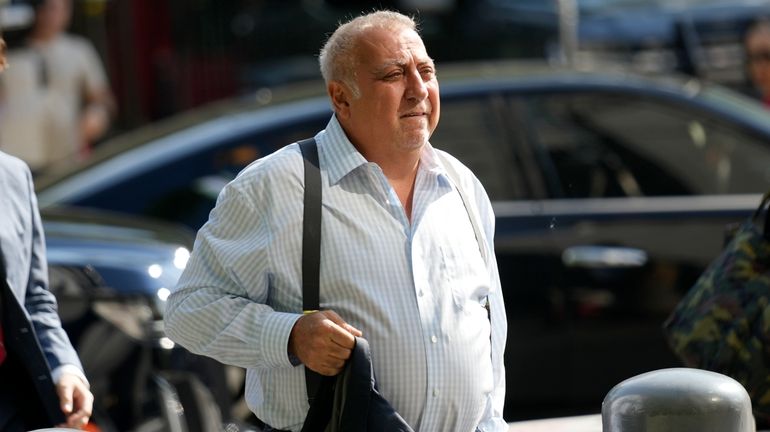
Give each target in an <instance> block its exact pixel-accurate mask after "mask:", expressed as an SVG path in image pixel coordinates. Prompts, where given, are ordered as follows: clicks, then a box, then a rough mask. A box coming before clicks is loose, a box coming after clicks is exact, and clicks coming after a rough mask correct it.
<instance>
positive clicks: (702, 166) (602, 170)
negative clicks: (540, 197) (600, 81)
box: [520, 93, 770, 198]
mask: <svg viewBox="0 0 770 432" xmlns="http://www.w3.org/2000/svg"><path fill="white" fill-rule="evenodd" d="M520 103H523V104H525V105H526V115H527V117H528V119H527V121H526V122H524V124H525V125H528V126H529V127H530V128H531V134H530V136H531V137H532V138H533V139H532V140H531V141H530V144H531V145H532V146H533V149H532V153H533V154H535V155H536V156H538V158H537V163H538V165H539V166H540V167H541V171H542V172H543V182H544V183H545V184H546V185H547V186H548V190H549V194H550V196H552V197H558V198H591V197H627V196H672V195H704V194H732V193H758V192H763V191H765V190H767V189H768V188H770V148H769V147H768V146H767V144H766V143H763V142H762V141H760V140H759V139H758V138H756V137H755V136H753V135H752V134H751V133H749V132H748V131H744V130H742V129H740V128H738V127H737V126H735V125H730V124H727V123H725V122H724V121H722V120H719V119H717V118H713V117H710V116H709V115H707V113H705V112H701V111H698V110H696V109H694V108H693V107H690V106H684V105H680V104H676V103H672V102H668V101H662V100H657V99H654V98H648V97H645V98H640V97H629V95H617V94H601V93H577V94H566V95H565V94H560V95H538V96H533V97H530V98H527V99H522V100H521V101H520Z"/></svg>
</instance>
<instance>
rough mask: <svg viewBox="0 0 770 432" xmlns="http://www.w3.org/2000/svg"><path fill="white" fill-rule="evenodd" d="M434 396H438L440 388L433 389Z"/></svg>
mask: <svg viewBox="0 0 770 432" xmlns="http://www.w3.org/2000/svg"><path fill="white" fill-rule="evenodd" d="M433 397H438V389H433Z"/></svg>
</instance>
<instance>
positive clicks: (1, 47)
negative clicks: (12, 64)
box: [0, 33, 8, 72]
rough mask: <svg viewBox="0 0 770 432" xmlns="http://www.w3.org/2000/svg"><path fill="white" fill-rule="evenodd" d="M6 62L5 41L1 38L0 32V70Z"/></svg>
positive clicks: (0, 70)
mask: <svg viewBox="0 0 770 432" xmlns="http://www.w3.org/2000/svg"><path fill="white" fill-rule="evenodd" d="M7 65H8V64H7V63H6V62H5V41H4V40H3V36H2V33H0V72H2V71H3V69H5V67H6V66H7Z"/></svg>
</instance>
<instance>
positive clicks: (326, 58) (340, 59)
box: [319, 11, 417, 97]
mask: <svg viewBox="0 0 770 432" xmlns="http://www.w3.org/2000/svg"><path fill="white" fill-rule="evenodd" d="M404 28H406V29H410V30H414V31H415V32H416V31H417V24H416V23H415V21H414V20H413V19H412V18H410V17H408V16H406V15H403V14H401V13H398V12H391V11H377V12H372V13H370V14H367V15H362V16H360V17H357V18H354V19H352V20H350V21H348V22H347V23H344V24H342V25H340V26H339V27H337V30H335V31H334V33H332V35H331V36H330V37H329V39H328V40H327V41H326V44H324V46H323V48H321V53H320V55H319V63H320V66H321V75H322V76H323V78H324V81H325V82H326V84H327V86H328V84H329V82H331V81H340V82H342V83H344V84H345V85H347V86H348V87H349V88H350V90H351V92H352V93H353V95H354V96H356V97H357V96H358V94H359V90H358V87H357V85H356V83H355V70H356V66H357V65H358V57H357V48H358V44H359V39H360V38H361V36H363V35H365V34H366V33H367V32H368V31H369V30H371V29H385V30H394V31H395V30H401V29H404Z"/></svg>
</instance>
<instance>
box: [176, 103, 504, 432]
mask: <svg viewBox="0 0 770 432" xmlns="http://www.w3.org/2000/svg"><path fill="white" fill-rule="evenodd" d="M316 141H317V143H318V149H319V160H320V166H321V176H322V183H323V210H322V221H323V222H322V223H323V226H322V234H321V238H322V240H321V242H322V245H321V274H320V282H321V292H320V298H321V308H322V309H331V310H334V311H335V312H337V313H338V314H339V315H340V316H341V317H342V318H343V319H345V320H346V321H347V322H348V323H350V324H351V325H353V326H354V327H356V328H358V329H360V330H361V331H362V332H363V335H364V337H365V338H366V339H367V340H368V341H369V343H370V345H371V351H372V362H373V364H374V369H375V372H376V375H377V381H378V385H379V389H380V391H381V392H382V394H383V395H384V396H385V398H386V399H388V400H389V401H390V403H391V404H392V405H393V406H394V407H395V408H396V410H397V411H398V412H399V413H400V414H401V415H402V416H403V417H404V419H405V420H406V421H407V422H408V423H409V424H410V425H411V426H412V427H413V428H414V429H415V430H417V431H436V432H447V431H457V432H472V431H474V430H476V429H478V430H482V431H505V430H507V426H506V425H505V423H504V422H503V419H502V409H503V400H504V397H505V374H504V368H503V349H504V345H505V338H506V329H507V324H506V320H505V309H504V307H503V299H502V295H501V292H500V281H499V278H498V274H497V265H496V263H495V259H494V251H493V250H492V249H491V247H489V246H487V251H488V254H489V256H490V259H489V261H490V262H489V265H487V264H485V262H484V259H483V258H482V255H481V253H480V252H479V246H478V243H477V241H476V237H475V235H474V231H473V227H472V225H471V222H470V219H469V217H468V213H467V212H466V209H465V207H464V205H463V202H462V200H461V198H460V195H459V194H458V193H457V190H456V189H455V188H454V187H453V185H452V183H451V180H450V178H449V177H448V176H447V174H446V171H445V170H444V168H443V167H442V165H441V162H440V161H439V160H438V159H437V154H436V152H437V150H434V149H433V148H432V147H431V146H430V145H427V146H426V148H425V150H424V152H423V155H422V158H421V160H420V168H419V171H418V173H417V180H416V183H415V188H414V202H413V213H412V223H411V224H410V222H409V220H408V219H407V217H406V214H405V212H404V209H403V207H402V206H401V204H400V201H399V200H398V197H397V196H396V194H395V191H394V190H393V189H392V188H391V187H390V185H389V183H388V181H387V180H386V178H385V175H384V174H383V172H382V170H381V169H380V168H379V166H377V165H376V164H374V163H370V162H367V161H366V159H364V157H363V156H362V155H361V154H360V153H359V152H358V151H357V150H356V149H355V147H353V145H352V144H351V143H350V141H349V140H348V139H347V137H346V136H345V133H344V132H343V130H342V128H341V127H340V125H339V123H338V122H337V120H336V118H335V117H332V119H331V121H330V122H329V124H328V125H327V127H326V129H325V130H323V131H321V132H320V133H318V135H316ZM445 160H449V161H451V163H452V164H456V166H455V170H456V171H458V172H460V173H461V183H462V184H461V185H460V187H462V188H463V190H464V191H465V193H466V194H467V196H468V197H469V200H470V201H471V202H470V203H469V204H471V205H476V206H477V208H478V215H479V217H480V219H481V221H482V227H481V229H482V230H484V232H485V234H486V238H488V239H492V238H493V234H494V215H493V213H492V208H491V205H490V203H489V199H488V198H487V196H486V193H485V192H484V190H483V188H482V186H481V184H480V183H479V182H478V180H477V179H476V178H475V177H474V176H473V174H471V172H470V171H469V170H468V169H467V168H465V167H464V166H462V165H461V164H460V163H459V162H458V161H457V160H456V159H454V158H451V157H448V158H446V159H445ZM302 197H303V165H302V156H301V154H300V152H299V147H298V146H297V145H296V144H292V145H289V146H287V147H285V148H283V149H281V150H279V151H277V152H275V153H274V154H272V155H269V156H267V157H265V158H262V159H260V160H258V161H256V162H254V163H253V164H252V165H250V166H249V167H247V168H246V169H245V170H244V171H243V172H241V174H240V175H239V176H238V178H236V179H235V180H234V181H233V182H231V183H230V184H229V185H228V186H227V187H226V188H225V189H224V190H223V191H222V193H221V194H220V196H219V199H218V201H217V205H216V208H215V209H214V210H213V211H212V213H211V215H210V218H209V221H208V222H207V223H206V225H204V226H203V228H201V230H200V231H199V232H198V236H197V239H196V242H195V248H194V251H193V253H192V257H191V259H190V262H189V263H188V266H187V269H186V270H185V272H184V274H183V275H182V277H181V279H180V281H179V284H178V285H177V287H176V289H175V291H174V293H173V294H172V295H171V297H170V298H169V299H168V305H167V309H166V331H167V333H168V335H169V336H170V337H171V338H172V339H173V340H175V341H176V342H178V343H180V344H181V345H183V346H185V347H186V348H188V349H189V350H191V351H192V352H195V353H199V354H203V355H207V356H211V357H213V358H215V359H217V360H219V361H221V362H223V363H228V364H233V365H237V366H241V367H244V368H247V377H246V381H247V382H246V400H247V402H248V405H249V407H250V408H251V410H252V411H253V412H254V413H255V414H256V415H257V417H259V418H260V419H262V420H263V421H265V422H266V423H268V424H270V425H271V426H273V427H275V428H279V429H290V430H294V431H297V430H300V429H301V426H302V422H303V421H304V419H305V415H306V413H307V409H308V402H307V394H306V388H305V375H304V370H303V366H296V367H295V366H292V364H291V362H290V361H289V358H288V355H287V346H288V340H289V333H290V331H291V328H292V326H293V325H294V323H295V321H296V320H297V319H299V318H300V316H301V315H300V311H301V310H302V281H301V259H300V257H301V249H302V247H301V245H302V208H303V204H302V202H303V201H302ZM487 296H489V300H490V304H491V306H492V313H491V323H492V326H491V327H492V328H491V341H492V342H491V344H490V321H489V320H488V318H487V310H486V309H485V308H484V307H483V306H482V303H483V301H484V298H485V297H487ZM490 350H491V352H490Z"/></svg>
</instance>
